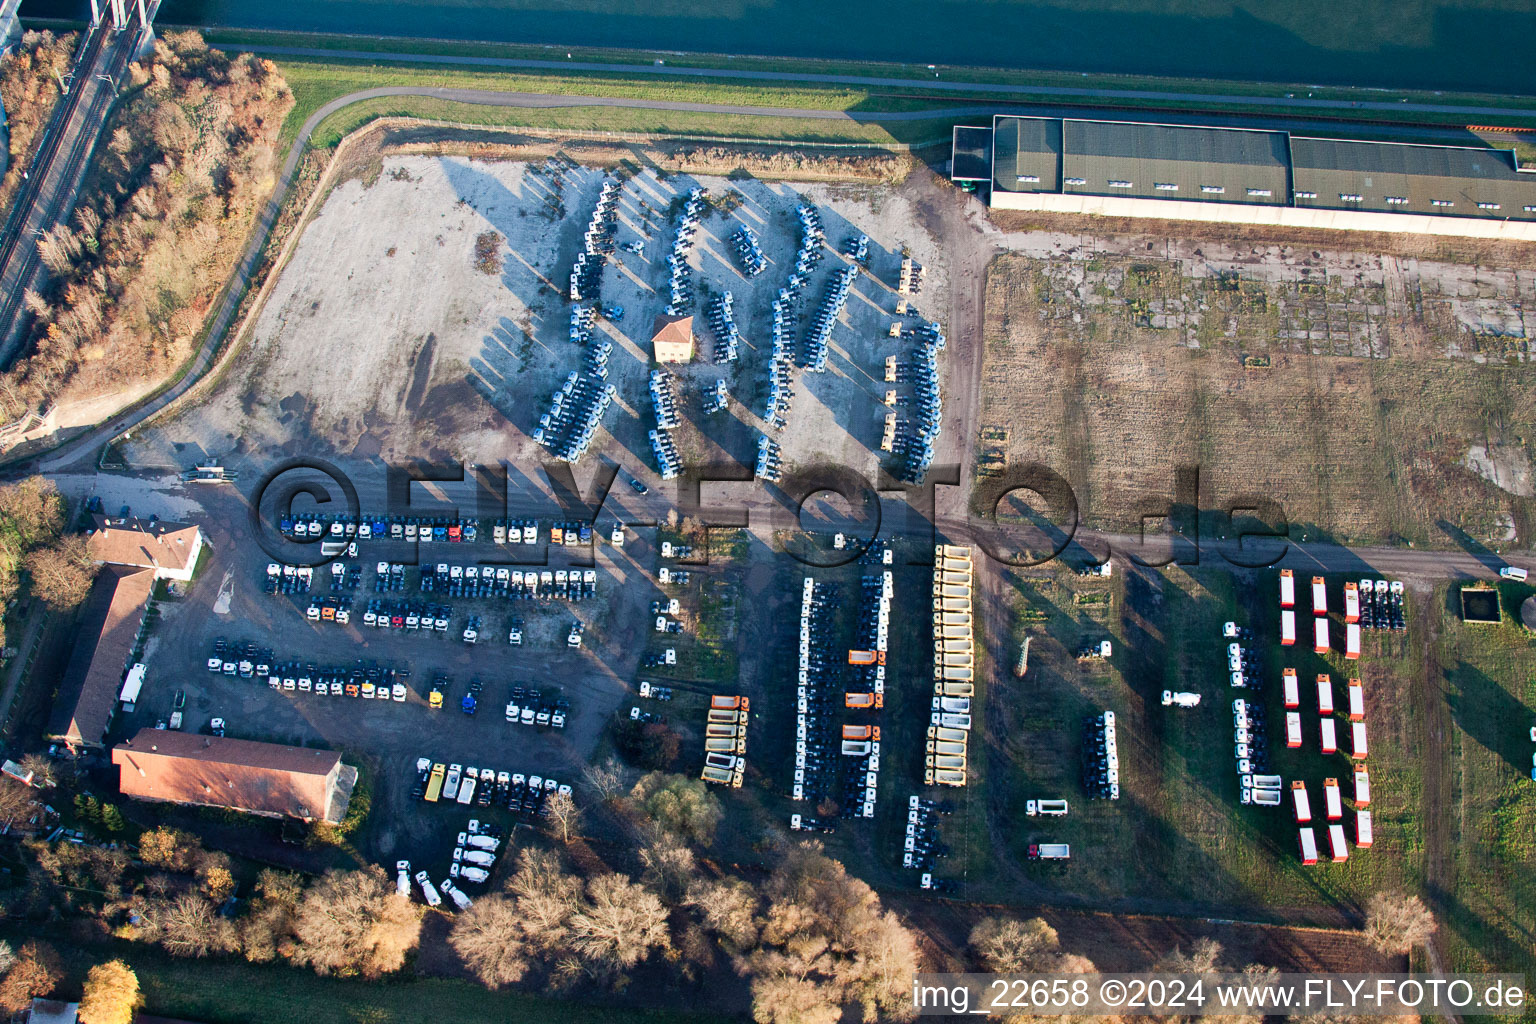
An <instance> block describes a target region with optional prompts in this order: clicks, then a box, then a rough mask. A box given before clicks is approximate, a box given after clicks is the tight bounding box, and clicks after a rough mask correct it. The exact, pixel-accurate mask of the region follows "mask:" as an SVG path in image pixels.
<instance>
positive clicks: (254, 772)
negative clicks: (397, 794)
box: [112, 729, 357, 824]
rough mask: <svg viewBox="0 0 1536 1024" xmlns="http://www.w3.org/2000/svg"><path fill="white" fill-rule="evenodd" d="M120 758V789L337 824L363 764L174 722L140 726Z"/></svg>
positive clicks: (119, 750)
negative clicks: (199, 731)
mask: <svg viewBox="0 0 1536 1024" xmlns="http://www.w3.org/2000/svg"><path fill="white" fill-rule="evenodd" d="M112 763H113V764H115V765H117V768H118V788H119V789H121V790H122V793H123V795H124V796H129V797H133V798H134V799H136V800H160V801H164V802H166V803H175V804H196V805H199V806H202V807H227V808H231V809H233V810H237V811H245V812H246V813H248V814H261V815H265V816H267V817H271V818H281V817H289V818H298V819H300V820H302V821H329V822H332V823H333V824H334V823H335V822H339V821H341V819H342V818H344V817H345V816H346V813H347V803H348V801H350V800H351V797H352V787H353V786H355V785H356V784H357V769H356V768H353V767H351V766H350V765H345V764H342V762H341V755H340V754H339V753H337V752H336V751H334V750H317V749H315V748H312V747H289V746H284V745H283V744H280V743H259V742H257V741H255V740H238V739H230V738H226V737H222V736H197V735H192V734H189V733H183V732H174V731H171V730H166V729H140V730H139V731H138V732H137V733H136V734H135V735H134V737H133V738H132V739H131V740H128V741H127V742H126V743H119V744H118V745H117V746H115V747H113V748H112Z"/></svg>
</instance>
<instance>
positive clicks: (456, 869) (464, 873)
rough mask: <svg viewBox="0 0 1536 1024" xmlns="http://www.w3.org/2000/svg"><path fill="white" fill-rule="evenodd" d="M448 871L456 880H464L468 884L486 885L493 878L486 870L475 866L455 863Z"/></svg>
mask: <svg viewBox="0 0 1536 1024" xmlns="http://www.w3.org/2000/svg"><path fill="white" fill-rule="evenodd" d="M448 870H449V873H450V874H451V875H452V876H453V877H454V878H462V879H464V881H466V882H474V883H476V884H484V883H485V882H487V881H489V880H490V877H491V873H490V872H489V871H487V870H485V868H477V867H475V866H474V865H473V864H459V863H457V862H455V863H454V864H452V865H451V866H450V867H449V869H448Z"/></svg>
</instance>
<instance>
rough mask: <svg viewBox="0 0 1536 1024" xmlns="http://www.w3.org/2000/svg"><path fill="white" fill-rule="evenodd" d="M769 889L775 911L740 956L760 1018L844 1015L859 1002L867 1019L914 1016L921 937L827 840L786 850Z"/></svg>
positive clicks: (771, 910)
mask: <svg viewBox="0 0 1536 1024" xmlns="http://www.w3.org/2000/svg"><path fill="white" fill-rule="evenodd" d="M764 893H765V895H766V896H767V898H768V911H767V914H766V915H765V916H764V919H763V928H762V932H761V933H760V935H759V940H758V945H757V947H756V948H755V949H753V950H751V951H750V952H748V953H747V954H745V955H744V956H742V957H740V958H738V961H737V968H738V970H740V971H741V972H742V973H743V974H745V975H747V976H748V977H749V978H750V979H751V982H752V993H753V1013H754V1015H755V1016H756V1017H757V1019H758V1020H759V1021H769V1022H786V1024H787V1022H790V1021H796V1020H823V1019H835V1017H829V1016H828V1014H830V1013H831V1012H832V1010H836V1011H837V1013H838V1014H841V1012H842V1010H843V1008H844V1007H846V1006H847V1005H848V1004H849V1003H855V1002H856V1003H858V1004H860V1005H862V1007H863V1012H864V1017H865V1019H867V1020H875V1019H879V1020H896V1019H905V1018H906V1017H908V1016H910V1015H911V1014H912V1012H913V1008H912V1005H911V1002H910V994H909V987H910V984H911V978H912V975H913V974H914V973H915V972H916V971H917V970H918V965H919V956H918V952H917V943H916V940H915V938H914V937H913V936H912V935H911V933H910V932H908V931H907V930H906V929H905V928H904V927H902V925H901V923H900V922H899V921H898V920H897V919H896V918H895V916H894V915H892V914H890V913H888V912H885V911H882V910H881V907H880V899H879V897H878V896H876V895H875V893H874V891H873V890H872V889H870V887H869V886H868V885H867V884H865V883H864V882H863V881H861V880H860V879H857V878H852V877H850V876H849V875H848V873H847V871H846V870H844V868H843V866H842V865H841V864H839V863H838V862H837V861H835V860H832V859H831V858H830V857H828V856H826V854H825V853H823V852H822V847H821V844H819V843H800V844H797V845H795V846H792V847H790V848H789V849H788V850H786V851H785V852H784V854H783V855H782V856H781V858H780V861H779V865H778V867H777V869H776V870H775V871H774V873H773V875H772V876H770V878H769V879H768V881H767V883H766V884H765V885H764ZM792 1007H803V1008H804V1009H803V1010H794V1011H792V1010H791V1008H792ZM829 1007H830V1008H831V1009H828V1008H829Z"/></svg>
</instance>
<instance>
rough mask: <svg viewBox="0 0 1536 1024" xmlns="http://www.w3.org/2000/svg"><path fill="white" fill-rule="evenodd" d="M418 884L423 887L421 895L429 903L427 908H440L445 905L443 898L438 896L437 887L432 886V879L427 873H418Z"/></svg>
mask: <svg viewBox="0 0 1536 1024" xmlns="http://www.w3.org/2000/svg"><path fill="white" fill-rule="evenodd" d="M416 884H417V885H419V886H421V895H422V898H423V899H425V900H426V901H427V906H429V907H440V906H442V905H443V897H442V896H440V895H439V894H438V891H437V886H435V885H433V884H432V879H431V878H428V877H427V873H426V871H418V872H416Z"/></svg>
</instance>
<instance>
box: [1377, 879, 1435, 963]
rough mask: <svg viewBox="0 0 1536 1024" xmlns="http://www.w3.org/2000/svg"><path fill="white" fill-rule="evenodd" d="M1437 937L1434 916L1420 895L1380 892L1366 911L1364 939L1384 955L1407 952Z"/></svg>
mask: <svg viewBox="0 0 1536 1024" xmlns="http://www.w3.org/2000/svg"><path fill="white" fill-rule="evenodd" d="M1434 934H1435V915H1434V914H1433V913H1431V912H1430V909H1429V908H1428V907H1426V906H1425V905H1424V901H1423V900H1421V899H1419V898H1418V897H1417V896H1410V895H1408V894H1407V893H1401V892H1391V893H1387V892H1379V893H1377V894H1376V895H1375V896H1372V897H1371V901H1370V903H1368V904H1366V909H1365V938H1366V941H1367V942H1369V943H1370V944H1371V945H1372V946H1375V947H1376V948H1377V949H1379V950H1381V951H1382V952H1383V953H1406V952H1408V951H1409V950H1411V949H1413V947H1414V946H1422V945H1424V944H1425V943H1427V942H1428V941H1429V939H1430V936H1432V935H1434Z"/></svg>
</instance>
